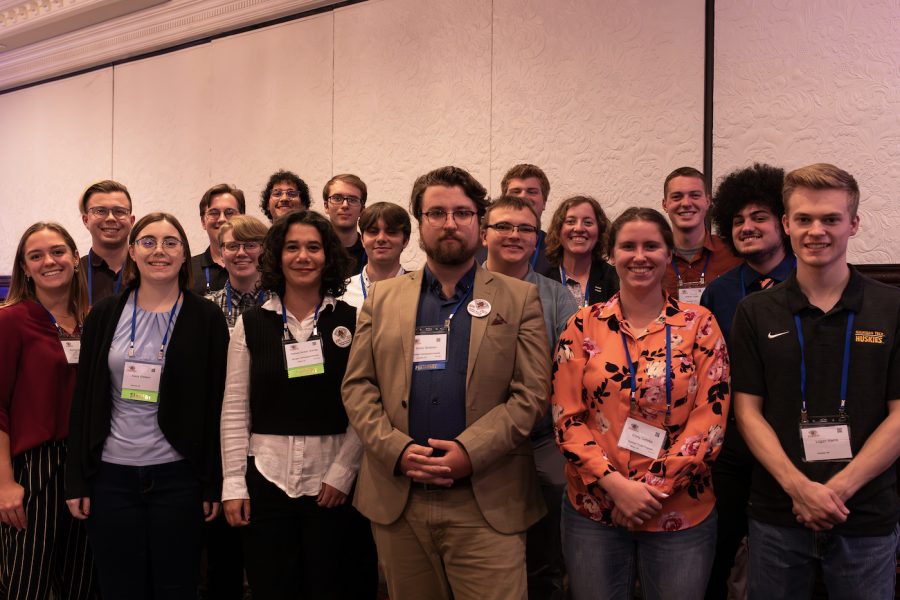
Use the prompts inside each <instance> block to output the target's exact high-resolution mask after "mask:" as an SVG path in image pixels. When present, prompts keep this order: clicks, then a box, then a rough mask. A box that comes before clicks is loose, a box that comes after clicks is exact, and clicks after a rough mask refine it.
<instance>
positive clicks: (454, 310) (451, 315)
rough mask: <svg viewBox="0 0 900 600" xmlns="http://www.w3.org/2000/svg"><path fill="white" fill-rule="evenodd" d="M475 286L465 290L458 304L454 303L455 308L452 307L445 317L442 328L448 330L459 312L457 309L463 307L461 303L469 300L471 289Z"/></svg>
mask: <svg viewBox="0 0 900 600" xmlns="http://www.w3.org/2000/svg"><path fill="white" fill-rule="evenodd" d="M473 287H475V286H469V287H467V288H466V293H464V294H463V297H462V298H460V300H459V302H457V303H456V306H454V307H453V312H451V313H450V316H448V317H447V320H446V321H444V327H446V328H447V329H450V321H452V320H453V317H454V316H455V315H456V313H457V312H458V311H459V307H460V306H462V305H463V302H465V301H466V300H468V299H469V296H470V295H471V293H472V288H473Z"/></svg>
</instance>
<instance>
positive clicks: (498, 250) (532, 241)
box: [481, 208, 538, 268]
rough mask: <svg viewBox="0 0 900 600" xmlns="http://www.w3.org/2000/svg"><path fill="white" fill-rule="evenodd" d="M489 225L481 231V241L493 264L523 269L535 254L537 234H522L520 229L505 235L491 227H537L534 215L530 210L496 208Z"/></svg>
mask: <svg viewBox="0 0 900 600" xmlns="http://www.w3.org/2000/svg"><path fill="white" fill-rule="evenodd" d="M488 219H489V223H487V226H486V227H485V228H484V229H482V231H481V241H482V243H483V244H484V246H485V247H486V248H487V251H488V260H489V261H490V263H491V264H494V263H498V264H503V265H506V266H508V267H511V268H517V267H522V266H524V265H525V263H527V262H528V260H529V259H530V258H531V255H532V254H533V253H534V247H535V245H536V244H537V232H536V231H535V232H533V233H522V232H521V231H519V229H518V227H516V228H515V229H513V230H512V231H510V232H509V233H508V234H506V235H504V234H502V233H500V232H498V231H497V230H496V229H494V228H492V227H490V226H491V225H497V224H498V223H508V224H509V225H515V226H518V225H528V226H531V227H537V226H538V224H537V222H536V219H535V218H534V215H533V214H532V213H531V211H529V210H521V209H516V208H496V209H494V210H492V211H491V212H490V214H489V215H488Z"/></svg>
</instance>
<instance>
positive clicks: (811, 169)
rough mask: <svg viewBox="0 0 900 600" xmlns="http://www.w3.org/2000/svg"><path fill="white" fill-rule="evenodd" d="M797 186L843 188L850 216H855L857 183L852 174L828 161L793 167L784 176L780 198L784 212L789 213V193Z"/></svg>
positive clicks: (857, 199)
mask: <svg viewBox="0 0 900 600" xmlns="http://www.w3.org/2000/svg"><path fill="white" fill-rule="evenodd" d="M797 188H807V189H811V190H844V191H845V192H847V201H848V208H849V209H850V216H851V217H855V216H856V211H857V210H859V185H857V183H856V179H854V178H853V175H851V174H850V173H848V172H847V171H845V170H843V169H840V168H838V167H836V166H834V165H830V164H828V163H816V164H814V165H808V166H806V167H801V168H799V169H794V170H793V171H791V172H790V173H788V174H787V175H785V176H784V185H783V186H782V188H781V199H782V202H783V203H784V212H785V213H790V212H791V211H790V205H789V204H788V200H790V198H791V195H792V194H793V193H794V192H795V191H797Z"/></svg>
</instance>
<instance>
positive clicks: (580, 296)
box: [544, 260, 619, 308]
mask: <svg viewBox="0 0 900 600" xmlns="http://www.w3.org/2000/svg"><path fill="white" fill-rule="evenodd" d="M563 272H564V270H563V268H562V266H561V265H560V266H558V267H550V268H549V269H548V270H547V271H544V275H545V276H546V277H550V278H551V279H555V280H556V281H559V282H560V283H564V284H565V286H566V288H568V290H569V293H571V294H572V297H573V298H574V299H575V303H576V304H577V305H578V307H579V308H581V307H582V306H588V305H591V304H597V303H598V302H606V301H607V300H609V299H610V298H612V297H613V296H614V295H615V294H616V292H618V291H619V275H618V274H617V273H616V269H615V268H614V267H613V266H612V265H611V264H609V263H608V262H606V261H605V260H595V261H593V262H592V263H591V270H590V272H589V273H588V281H587V285H588V290H589V292H588V294H587V297H585V293H584V288H582V287H581V284H580V283H578V282H577V281H576V280H574V279H572V278H571V277H569V276H568V274H567V275H566V277H565V281H563Z"/></svg>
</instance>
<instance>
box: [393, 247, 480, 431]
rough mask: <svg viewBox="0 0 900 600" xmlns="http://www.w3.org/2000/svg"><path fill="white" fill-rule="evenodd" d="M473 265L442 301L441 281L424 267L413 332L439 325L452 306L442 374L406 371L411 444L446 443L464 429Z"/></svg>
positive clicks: (440, 370)
mask: <svg viewBox="0 0 900 600" xmlns="http://www.w3.org/2000/svg"><path fill="white" fill-rule="evenodd" d="M478 268H479V267H478V265H477V264H475V265H473V266H472V268H471V269H470V270H469V271H468V272H467V273H466V274H465V275H463V276H462V278H461V279H460V280H459V281H458V282H457V283H456V289H455V293H454V294H453V296H451V297H450V298H445V297H444V294H443V292H442V290H441V282H440V281H438V279H437V278H436V277H435V276H434V275H433V274H432V273H431V270H429V268H428V266H426V267H425V273H424V275H423V277H422V291H421V294H420V296H419V307H418V310H417V311H416V327H421V326H432V325H443V324H444V322H445V321H446V320H447V318H448V317H449V316H450V313H451V312H452V311H453V309H454V308H455V307H456V305H457V304H459V302H460V301H461V300H463V298H464V297H465V298H466V300H465V301H464V302H463V303H462V305H461V306H460V307H459V310H457V311H456V313H455V315H454V317H453V320H452V321H451V324H450V335H449V336H448V338H449V339H448V341H447V363H446V367H445V368H444V369H436V370H423V371H416V370H415V369H413V372H412V385H411V388H410V394H409V435H410V437H411V438H412V439H413V440H414V441H415V443H417V444H421V445H423V446H427V445H428V438H436V439H442V440H452V439H454V438H455V437H456V436H457V435H459V434H460V433H462V431H463V430H464V429H465V428H466V371H467V369H468V366H469V335H470V333H471V331H472V316H471V315H470V314H469V312H468V310H467V306H468V304H469V302H471V301H472V300H473V299H474V296H473V295H472V294H473V291H474V290H473V287H474V285H475V269H478Z"/></svg>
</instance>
